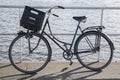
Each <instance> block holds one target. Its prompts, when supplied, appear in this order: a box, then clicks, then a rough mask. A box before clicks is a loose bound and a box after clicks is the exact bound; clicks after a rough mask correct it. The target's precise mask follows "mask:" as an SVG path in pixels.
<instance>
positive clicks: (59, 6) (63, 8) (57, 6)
mask: <svg viewBox="0 0 120 80" xmlns="http://www.w3.org/2000/svg"><path fill="white" fill-rule="evenodd" d="M57 7H58V8H61V9H65V7H63V6H57Z"/></svg>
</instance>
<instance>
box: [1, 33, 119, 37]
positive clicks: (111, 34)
mask: <svg viewBox="0 0 120 80" xmlns="http://www.w3.org/2000/svg"><path fill="white" fill-rule="evenodd" d="M0 35H17V33H5V34H1V33H0ZM49 35H51V34H49ZM53 35H74V34H70V33H66V34H65V33H53ZM77 35H80V34H77ZM108 35H109V36H120V34H108Z"/></svg>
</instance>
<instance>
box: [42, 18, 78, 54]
mask: <svg viewBox="0 0 120 80" xmlns="http://www.w3.org/2000/svg"><path fill="white" fill-rule="evenodd" d="M47 25H48V28H49V31H50V34H47V33H46V32H45V28H46V26H47ZM79 28H80V26H77V28H76V30H75V34H74V36H73V39H72V42H71V43H66V42H63V41H60V40H58V39H57V38H56V37H55V36H54V35H53V34H52V31H51V28H50V24H49V17H48V18H47V19H46V22H45V24H44V26H43V30H42V32H41V35H47V37H49V38H50V39H51V40H52V41H53V42H54V43H55V44H56V45H57V46H59V47H60V48H61V49H62V50H63V51H64V52H66V53H68V52H67V51H66V49H64V48H63V47H62V46H61V45H60V44H59V43H62V44H64V46H65V48H67V47H66V45H70V48H69V49H68V50H69V52H70V51H71V50H72V47H73V43H74V42H75V38H76V36H77V32H78V29H79Z"/></svg>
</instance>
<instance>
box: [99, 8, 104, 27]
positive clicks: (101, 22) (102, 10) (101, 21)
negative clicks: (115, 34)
mask: <svg viewBox="0 0 120 80" xmlns="http://www.w3.org/2000/svg"><path fill="white" fill-rule="evenodd" d="M103 12H104V8H102V9H101V20H100V25H101V26H102V24H103V14H104V13H103Z"/></svg>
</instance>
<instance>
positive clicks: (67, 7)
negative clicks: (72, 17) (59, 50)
mask: <svg viewBox="0 0 120 80" xmlns="http://www.w3.org/2000/svg"><path fill="white" fill-rule="evenodd" d="M24 7H25V6H19V5H0V8H24ZM31 7H34V8H41V9H47V8H50V7H51V6H31ZM65 8H66V9H114V10H115V9H117V10H118V9H120V7H79V6H78V7H77V6H76V7H75V6H74V7H69V6H65Z"/></svg>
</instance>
